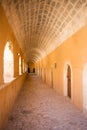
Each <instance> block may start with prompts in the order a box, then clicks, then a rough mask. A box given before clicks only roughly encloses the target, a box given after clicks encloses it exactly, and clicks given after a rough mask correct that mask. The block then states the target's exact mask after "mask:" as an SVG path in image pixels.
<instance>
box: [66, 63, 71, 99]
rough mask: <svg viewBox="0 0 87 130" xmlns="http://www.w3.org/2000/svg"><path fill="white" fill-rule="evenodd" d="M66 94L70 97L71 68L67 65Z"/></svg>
mask: <svg viewBox="0 0 87 130" xmlns="http://www.w3.org/2000/svg"><path fill="white" fill-rule="evenodd" d="M67 96H68V97H69V98H71V68H70V66H69V65H68V67H67Z"/></svg>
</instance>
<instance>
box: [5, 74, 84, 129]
mask: <svg viewBox="0 0 87 130" xmlns="http://www.w3.org/2000/svg"><path fill="white" fill-rule="evenodd" d="M4 130H87V118H86V117H84V115H83V114H82V113H81V112H80V111H79V110H78V109H77V108H76V107H75V106H74V105H73V104H72V103H71V102H70V101H69V100H68V99H66V98H64V97H62V96H60V95H59V94H58V93H57V92H56V91H55V90H53V89H52V88H49V87H48V86H46V85H45V84H44V83H43V82H42V81H41V80H40V79H39V78H38V77H37V76H34V75H32V76H29V77H28V78H27V80H26V83H25V85H24V87H23V88H22V91H21V92H20V94H19V97H18V99H17V101H16V103H15V106H14V109H13V111H12V113H11V115H10V116H9V119H8V122H7V124H6V125H5V127H4Z"/></svg>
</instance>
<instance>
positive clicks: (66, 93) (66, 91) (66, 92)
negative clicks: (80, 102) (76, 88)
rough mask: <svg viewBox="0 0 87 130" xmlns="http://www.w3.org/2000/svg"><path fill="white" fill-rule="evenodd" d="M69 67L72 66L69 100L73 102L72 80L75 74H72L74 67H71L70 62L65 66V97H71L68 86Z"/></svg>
mask: <svg viewBox="0 0 87 130" xmlns="http://www.w3.org/2000/svg"><path fill="white" fill-rule="evenodd" d="M68 66H70V69H71V98H69V99H71V100H72V99H73V80H72V77H73V74H72V66H71V63H70V62H67V63H65V65H64V96H66V97H69V96H68V84H67V69H68Z"/></svg>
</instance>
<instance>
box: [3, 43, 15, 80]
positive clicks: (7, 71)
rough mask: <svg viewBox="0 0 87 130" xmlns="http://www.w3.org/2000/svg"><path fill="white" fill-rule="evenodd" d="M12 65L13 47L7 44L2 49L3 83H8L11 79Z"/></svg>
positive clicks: (12, 73)
mask: <svg viewBox="0 0 87 130" xmlns="http://www.w3.org/2000/svg"><path fill="white" fill-rule="evenodd" d="M13 63H14V60H13V45H12V43H11V42H7V43H6V46H5V49H4V82H10V81H11V80H12V79H13V75H14V67H13Z"/></svg>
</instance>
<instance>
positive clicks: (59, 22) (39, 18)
mask: <svg viewBox="0 0 87 130" xmlns="http://www.w3.org/2000/svg"><path fill="white" fill-rule="evenodd" d="M1 4H2V6H3V8H4V10H5V13H6V16H7V18H8V21H9V24H10V26H11V27H12V29H13V32H14V34H15V37H16V39H17V41H18V43H19V45H20V47H21V48H22V50H23V52H24V54H25V57H26V59H27V61H30V62H36V61H38V60H40V59H41V58H42V57H44V56H46V55H47V54H48V53H50V52H51V51H52V50H54V49H55V48H56V47H58V46H59V45H60V44H61V43H62V42H63V41H64V40H65V39H67V38H68V37H70V36H71V35H72V34H74V33H75V32H76V31H78V30H79V29H80V28H81V27H82V26H84V25H85V24H86V22H87V0H1Z"/></svg>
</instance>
